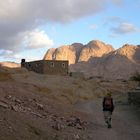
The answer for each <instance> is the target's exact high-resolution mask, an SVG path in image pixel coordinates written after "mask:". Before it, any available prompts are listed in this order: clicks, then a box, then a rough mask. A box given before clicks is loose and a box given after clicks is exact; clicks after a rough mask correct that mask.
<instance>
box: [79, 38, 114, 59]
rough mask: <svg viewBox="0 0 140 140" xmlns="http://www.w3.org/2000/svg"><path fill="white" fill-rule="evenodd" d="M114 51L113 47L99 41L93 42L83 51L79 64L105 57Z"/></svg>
mask: <svg viewBox="0 0 140 140" xmlns="http://www.w3.org/2000/svg"><path fill="white" fill-rule="evenodd" d="M113 50H114V49H113V47H112V46H111V45H108V44H105V43H103V42H101V41H98V40H94V41H91V42H89V43H88V44H87V45H85V46H84V48H83V49H82V51H81V54H80V57H79V62H81V61H88V60H89V59H92V58H93V57H102V56H103V55H105V54H108V53H109V52H111V51H113Z"/></svg>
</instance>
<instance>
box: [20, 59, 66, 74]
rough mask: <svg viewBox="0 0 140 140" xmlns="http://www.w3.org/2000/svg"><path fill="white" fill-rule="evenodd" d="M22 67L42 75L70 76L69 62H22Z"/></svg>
mask: <svg viewBox="0 0 140 140" xmlns="http://www.w3.org/2000/svg"><path fill="white" fill-rule="evenodd" d="M21 66H22V67H25V68H27V69H28V70H29V71H34V72H37V73H42V74H54V75H55V74H56V75H67V74H68V61H59V60H39V61H32V62H25V61H22V62H21Z"/></svg>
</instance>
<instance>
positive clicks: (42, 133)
mask: <svg viewBox="0 0 140 140" xmlns="http://www.w3.org/2000/svg"><path fill="white" fill-rule="evenodd" d="M137 84H138V83H137V82H134V81H130V80H129V81H126V80H105V79H102V78H73V77H70V76H57V75H44V74H37V73H34V72H31V71H27V70H26V69H25V68H7V67H1V68H0V112H1V113H0V114H1V115H0V139H1V140H78V139H79V140H97V139H98V140H102V139H105V140H112V139H114V140H118V139H119V140H125V139H127V140H138V139H139V137H140V120H139V118H140V110H139V108H137V107H135V106H133V105H129V103H128V100H127V99H128V97H127V92H128V91H129V90H131V89H134V88H135V87H136V86H137ZM108 89H109V90H111V91H112V93H113V98H114V103H115V111H114V113H113V118H112V129H108V128H107V127H106V125H105V123H104V120H103V113H102V98H103V97H104V95H105V94H106V92H107V90H108Z"/></svg>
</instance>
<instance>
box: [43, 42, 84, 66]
mask: <svg viewBox="0 0 140 140" xmlns="http://www.w3.org/2000/svg"><path fill="white" fill-rule="evenodd" d="M82 48H83V45H82V44H80V43H74V44H72V45H64V46H61V47H59V48H56V49H49V50H48V51H47V53H46V55H45V56H44V60H69V64H75V63H77V61H78V57H79V55H80V52H81V49H82Z"/></svg>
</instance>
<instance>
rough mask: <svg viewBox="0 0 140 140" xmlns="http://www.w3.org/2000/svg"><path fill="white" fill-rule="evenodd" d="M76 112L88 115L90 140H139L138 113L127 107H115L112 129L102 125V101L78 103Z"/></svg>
mask: <svg viewBox="0 0 140 140" xmlns="http://www.w3.org/2000/svg"><path fill="white" fill-rule="evenodd" d="M77 108H78V110H80V111H83V112H86V113H89V118H88V120H89V121H90V122H91V123H90V124H89V130H90V132H89V135H90V138H89V139H91V140H139V139H140V118H139V117H138V116H137V113H138V111H140V110H134V107H132V106H128V105H115V111H114V113H113V116H112V128H111V129H108V128H107V127H106V125H105V123H104V118H103V112H102V101H101V100H98V101H95V102H93V101H92V102H87V103H80V104H78V105H77Z"/></svg>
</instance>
